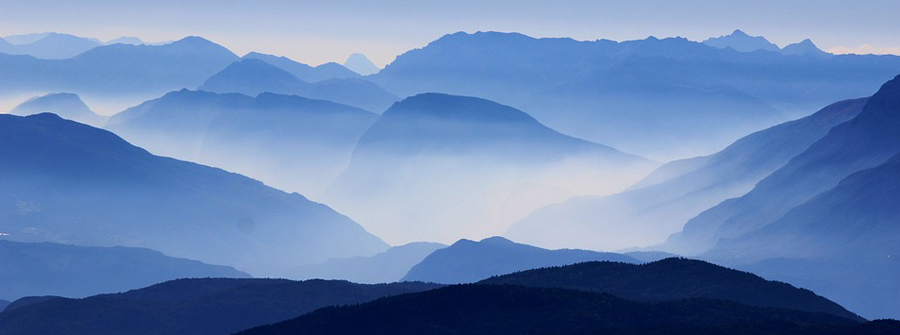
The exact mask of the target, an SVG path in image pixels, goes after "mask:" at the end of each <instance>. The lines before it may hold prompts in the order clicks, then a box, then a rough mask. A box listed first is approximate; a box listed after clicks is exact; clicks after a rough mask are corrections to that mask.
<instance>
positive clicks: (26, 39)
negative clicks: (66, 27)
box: [3, 32, 51, 44]
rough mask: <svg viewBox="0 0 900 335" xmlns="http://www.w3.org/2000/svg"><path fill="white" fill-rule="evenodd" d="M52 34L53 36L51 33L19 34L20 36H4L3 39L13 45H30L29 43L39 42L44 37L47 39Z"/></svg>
mask: <svg viewBox="0 0 900 335" xmlns="http://www.w3.org/2000/svg"><path fill="white" fill-rule="evenodd" d="M50 34H51V33H50V32H44V33H31V34H18V35H9V36H3V39H4V40H6V41H9V43H12V44H28V43H33V42H36V41H37V40H39V39H42V38H44V37H47V35H50Z"/></svg>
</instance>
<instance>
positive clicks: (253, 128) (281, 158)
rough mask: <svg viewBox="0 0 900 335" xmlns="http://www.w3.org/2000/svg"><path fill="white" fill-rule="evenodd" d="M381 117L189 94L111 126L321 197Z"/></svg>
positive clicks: (282, 101)
mask: <svg viewBox="0 0 900 335" xmlns="http://www.w3.org/2000/svg"><path fill="white" fill-rule="evenodd" d="M244 62H246V60H245V61H244ZM376 118H377V115H376V114H373V113H370V112H367V111H365V110H362V109H359V108H355V107H350V106H346V105H341V104H337V103H333V102H330V101H323V100H312V99H307V98H303V97H300V96H288V95H280V94H272V93H262V94H259V95H258V96H256V97H249V96H245V95H240V94H216V93H209V92H203V91H188V90H181V91H177V92H170V93H168V94H166V95H164V96H162V97H160V98H158V99H154V100H150V101H147V102H145V103H143V104H141V105H138V106H135V107H133V108H129V109H127V110H125V111H123V112H121V113H119V114H116V115H114V116H112V117H111V118H110V120H109V123H108V126H107V128H108V129H109V130H111V131H113V132H115V133H117V134H119V135H121V136H122V137H124V138H125V139H127V140H129V141H131V142H133V143H135V144H137V145H139V146H141V147H144V148H147V149H148V150H150V151H151V152H153V153H155V154H160V155H164V156H171V157H175V158H179V159H184V160H191V161H197V162H200V163H204V164H209V165H212V166H218V167H222V168H225V169H228V170H231V171H236V172H239V173H242V174H246V175H249V176H252V177H254V178H256V179H259V180H262V181H263V182H265V183H267V184H269V185H273V186H275V187H278V188H279V189H285V190H291V191H301V192H303V194H319V193H321V192H323V190H324V189H325V188H327V187H328V186H329V185H330V184H331V182H332V181H333V180H334V179H335V178H337V176H338V174H340V173H341V171H343V169H344V168H345V167H346V165H347V163H348V162H349V160H350V153H351V151H352V150H353V148H354V146H355V145H356V141H357V140H358V139H359V138H360V136H362V134H363V133H364V132H365V131H366V130H367V129H368V128H369V127H370V126H371V125H372V123H373V122H375V119H376Z"/></svg>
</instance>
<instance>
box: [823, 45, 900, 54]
mask: <svg viewBox="0 0 900 335" xmlns="http://www.w3.org/2000/svg"><path fill="white" fill-rule="evenodd" d="M827 51H828V52H830V53H833V54H836V55H844V54H857V55H869V54H871V55H888V54H891V55H900V47H893V48H892V47H874V46H871V45H869V44H863V45H860V46H858V47H855V48H848V47H845V46H837V47H834V48H831V49H828V50H827Z"/></svg>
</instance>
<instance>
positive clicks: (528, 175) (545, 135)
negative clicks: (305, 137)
mask: <svg viewBox="0 0 900 335" xmlns="http://www.w3.org/2000/svg"><path fill="white" fill-rule="evenodd" d="M654 166H655V164H654V163H653V162H650V161H648V160H646V159H643V158H640V157H637V156H633V155H629V154H625V153H622V152H620V151H618V150H616V149H613V148H610V147H607V146H603V145H599V144H595V143H591V142H588V141H584V140H580V139H576V138H573V137H569V136H566V135H563V134H560V133H558V132H556V131H554V130H552V129H550V128H547V127H545V126H544V125H542V124H540V123H539V122H537V121H536V120H535V119H534V118H532V117H531V116H529V115H528V114H525V113H524V112H522V111H519V110H517V109H515V108H512V107H508V106H504V105H500V104H497V103H495V102H491V101H488V100H484V99H479V98H473V97H462V96H452V95H445V94H436V93H428V94H419V95H416V96H413V97H409V98H406V99H404V100H403V101H401V102H398V103H396V104H394V105H393V106H391V108H390V109H388V110H387V111H385V112H384V114H382V115H381V116H380V117H379V118H378V120H377V121H376V122H375V123H374V124H373V125H372V127H371V128H369V130H367V131H366V133H365V134H363V136H362V137H361V138H360V139H359V142H358V144H357V146H356V148H355V149H354V152H353V156H352V159H351V161H350V165H349V167H348V168H347V170H346V171H344V172H343V174H342V175H341V176H340V177H339V178H338V180H337V181H336V182H335V183H334V185H333V186H332V187H331V188H330V189H329V191H328V193H326V196H325V199H326V201H327V202H328V203H329V204H332V205H334V206H336V208H338V209H339V210H340V211H342V212H345V213H347V214H349V215H351V216H352V217H357V218H364V219H363V220H364V222H365V224H367V227H369V229H372V231H373V232H375V233H376V234H378V235H379V236H381V237H383V238H387V239H388V240H389V241H391V242H392V243H407V242H411V241H421V240H430V241H438V242H451V241H454V240H456V239H457V238H456V237H457V236H478V237H486V236H492V235H496V234H499V233H501V232H502V231H504V230H505V229H506V228H507V227H508V225H509V224H510V223H511V222H513V221H514V220H515V219H518V216H519V215H524V214H525V213H527V212H528V211H530V210H531V209H533V208H535V207H536V206H539V205H540V204H544V203H547V202H553V201H559V200H562V199H565V198H567V197H568V196H571V195H576V194H579V193H582V192H602V191H604V190H615V189H617V188H622V187H625V185H627V184H628V183H630V182H632V181H635V180H637V178H640V177H641V176H642V175H643V174H644V173H646V172H647V171H649V169H652V168H653V167H654ZM448 240H449V241H448Z"/></svg>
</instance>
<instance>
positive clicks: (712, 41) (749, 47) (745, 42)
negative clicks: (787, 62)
mask: <svg viewBox="0 0 900 335" xmlns="http://www.w3.org/2000/svg"><path fill="white" fill-rule="evenodd" d="M703 44H706V45H709V46H713V47H716V48H719V49H725V48H732V49H734V50H737V51H740V52H751V51H756V50H765V51H772V52H779V51H781V48H779V47H778V46H777V45H775V44H774V43H772V42H769V40H767V39H766V38H765V37H762V36H750V35H747V33H745V32H743V31H741V30H740V29H737V30H735V31H734V32H732V33H731V35H724V36H719V37H712V38H709V39H707V40H705V41H703Z"/></svg>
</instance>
